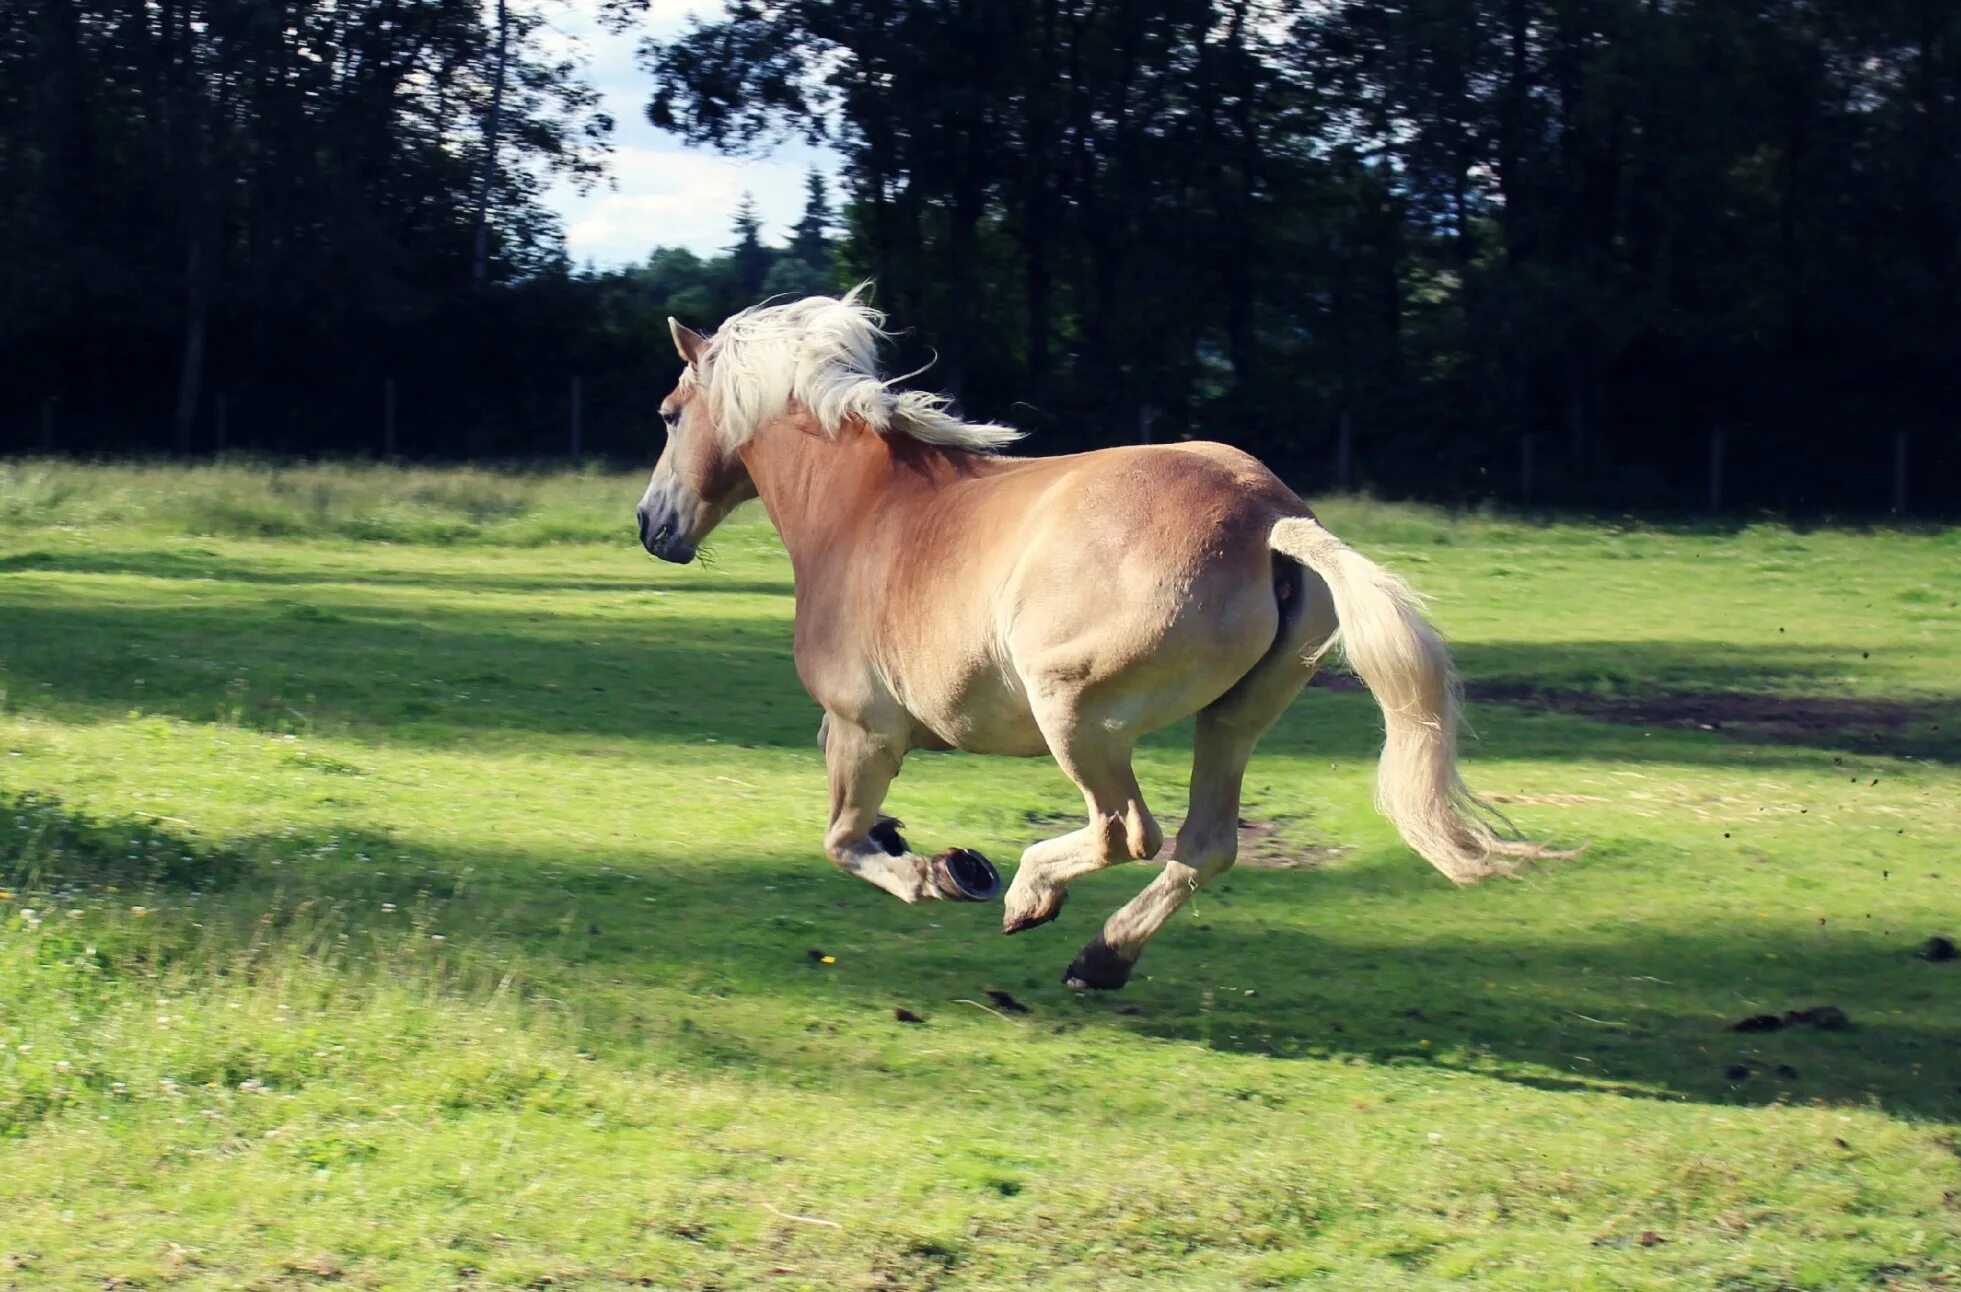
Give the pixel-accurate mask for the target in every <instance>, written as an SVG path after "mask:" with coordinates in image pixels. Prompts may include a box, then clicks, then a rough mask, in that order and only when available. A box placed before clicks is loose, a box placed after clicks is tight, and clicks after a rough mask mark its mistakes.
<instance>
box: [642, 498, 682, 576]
mask: <svg viewBox="0 0 1961 1292" xmlns="http://www.w3.org/2000/svg"><path fill="white" fill-rule="evenodd" d="M635 515H636V516H637V518H638V519H639V521H640V546H642V547H644V548H646V549H647V551H648V552H650V553H651V554H653V555H654V556H657V557H659V558H660V559H661V560H663V561H672V562H673V563H674V564H676V565H686V564H687V563H688V562H689V561H692V560H694V559H695V545H694V544H693V543H690V542H688V541H687V540H686V539H684V538H682V537H681V535H680V533H679V530H680V526H679V525H678V524H677V523H676V518H675V517H673V516H671V515H669V516H659V515H656V514H655V513H654V512H652V511H650V510H648V509H647V508H645V507H642V508H640V510H639V511H638V512H637V513H635Z"/></svg>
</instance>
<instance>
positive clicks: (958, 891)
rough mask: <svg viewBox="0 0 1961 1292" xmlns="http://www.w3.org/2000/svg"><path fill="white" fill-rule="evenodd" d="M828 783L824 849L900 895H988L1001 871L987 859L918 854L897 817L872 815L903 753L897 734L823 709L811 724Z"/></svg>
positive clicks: (835, 861) (955, 853)
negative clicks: (816, 724)
mask: <svg viewBox="0 0 1961 1292" xmlns="http://www.w3.org/2000/svg"><path fill="white" fill-rule="evenodd" d="M818 738H819V741H820V743H822V745H823V746H824V766H825V770H826V771H827V772H828V774H829V776H830V782H831V824H830V828H829V829H828V830H826V831H825V833H824V854H825V855H826V856H828V857H829V858H830V859H831V864H832V865H834V866H836V867H837V868H838V869H839V870H842V871H843V872H844V873H845V874H847V875H856V876H857V877H858V878H860V879H862V880H864V881H865V882H866V883H869V884H873V885H875V886H877V887H879V888H882V889H884V890H885V891H886V892H888V893H890V894H892V895H893V896H894V897H896V898H898V899H899V900H900V901H902V902H906V903H912V902H928V901H941V900H944V901H956V902H986V901H991V900H993V898H994V897H995V896H996V895H997V894H998V893H999V892H1000V891H1001V876H1000V874H999V873H998V872H997V871H996V870H995V869H994V867H993V866H992V865H991V864H990V863H989V862H988V860H987V858H985V857H983V856H981V855H980V854H979V853H977V852H972V851H969V850H968V849H965V848H949V849H948V850H947V851H945V852H942V853H940V854H939V855H938V856H934V857H923V856H920V855H919V854H917V853H914V852H912V851H911V850H910V849H908V848H907V846H906V841H905V839H904V838H903V837H902V836H901V835H900V834H899V823H898V822H897V821H895V820H894V819H893V818H891V817H889V816H882V815H880V814H879V807H880V806H881V805H882V804H883V803H884V802H885V793H886V791H887V790H888V789H889V788H891V785H892V778H893V777H895V776H897V775H898V774H899V764H900V762H901V760H903V759H904V757H905V744H904V742H903V741H899V740H893V739H891V738H889V737H887V736H885V735H883V734H881V733H878V732H874V731H869V730H867V729H865V728H864V727H861V726H859V725H858V724H856V723H854V722H849V721H846V720H844V719H841V718H839V717H838V716H837V715H836V714H827V715H826V716H825V720H824V724H823V726H822V727H821V728H820V729H819V736H818Z"/></svg>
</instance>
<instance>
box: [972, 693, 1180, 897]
mask: <svg viewBox="0 0 1961 1292" xmlns="http://www.w3.org/2000/svg"><path fill="white" fill-rule="evenodd" d="M1103 717H1104V715H1101V714H1099V713H1098V712H1096V711H1095V710H1094V709H1093V708H1089V707H1085V706H1081V705H1080V704H1079V703H1078V702H1076V701H1074V700H1072V701H1070V702H1067V703H1054V704H1050V705H1047V706H1044V707H1043V708H1042V709H1041V710H1038V712H1037V714H1036V720H1037V721H1038V722H1039V723H1040V724H1041V727H1042V734H1043V736H1044V737H1045V738H1046V739H1047V740H1048V744H1049V750H1050V752H1051V753H1053V754H1054V756H1055V761H1056V763H1057V765H1059V766H1060V767H1061V768H1062V770H1063V772H1064V773H1066V774H1067V775H1068V777H1069V779H1070V780H1072V781H1074V782H1075V783H1076V788H1078V789H1080V790H1081V791H1082V793H1083V806H1084V809H1085V811H1086V813H1087V815H1088V817H1089V821H1088V823H1087V824H1086V825H1084V826H1083V828H1082V829H1080V830H1072V831H1070V832H1069V833H1068V834H1064V835H1058V836H1057V837H1055V838H1053V839H1044V840H1042V841H1041V842H1039V843H1036V844H1033V845H1031V846H1030V847H1029V848H1028V849H1027V850H1026V851H1025V852H1023V853H1022V855H1021V865H1020V866H1019V867H1017V868H1016V870H1015V878H1014V883H1013V884H1011V885H1010V886H1009V888H1008V896H1007V900H1006V903H1005V906H1004V909H1003V910H1002V913H1001V931H1002V932H1003V933H1020V932H1021V931H1023V930H1024V929H1032V928H1034V927H1035V926H1036V925H1038V924H1047V923H1048V922H1049V921H1050V920H1052V919H1054V918H1055V917H1056V915H1057V914H1058V913H1059V912H1060V911H1061V910H1062V902H1063V899H1064V898H1065V897H1066V896H1067V895H1068V888H1069V885H1070V884H1072V883H1074V882H1075V881H1076V880H1078V879H1081V878H1082V877H1083V876H1084V875H1087V874H1091V873H1093V872H1095V871H1098V870H1102V869H1103V868H1104V867H1105V866H1111V865H1115V864H1117V863H1119V862H1124V861H1140V860H1143V859H1146V858H1149V857H1155V856H1157V855H1158V849H1159V848H1161V847H1163V846H1164V832H1163V831H1162V830H1161V829H1159V828H1158V823H1157V821H1156V819H1154V818H1153V817H1152V816H1151V812H1150V809H1149V808H1147V807H1146V806H1145V805H1144V792H1143V790H1142V789H1140V788H1139V787H1138V784H1137V777H1136V774H1135V773H1134V772H1132V771H1131V766H1130V756H1131V749H1132V747H1133V746H1134V744H1135V743H1136V742H1135V738H1134V737H1133V736H1131V735H1128V734H1126V733H1125V732H1124V731H1123V730H1122V728H1121V727H1119V726H1112V725H1110V724H1107V723H1106V722H1104V721H1103Z"/></svg>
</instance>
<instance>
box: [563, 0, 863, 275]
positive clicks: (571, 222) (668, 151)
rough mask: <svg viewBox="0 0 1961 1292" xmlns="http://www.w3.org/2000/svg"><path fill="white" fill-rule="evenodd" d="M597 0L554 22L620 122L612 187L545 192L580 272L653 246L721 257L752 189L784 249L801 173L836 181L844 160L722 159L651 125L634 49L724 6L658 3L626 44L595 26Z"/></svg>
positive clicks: (767, 230)
mask: <svg viewBox="0 0 1961 1292" xmlns="http://www.w3.org/2000/svg"><path fill="white" fill-rule="evenodd" d="M598 7H599V5H598V0H568V3H567V4H566V5H565V7H564V8H563V9H562V10H558V11H556V12H554V13H553V14H552V27H553V28H554V30H555V31H556V32H557V33H559V38H560V39H561V40H563V41H564V42H565V43H566V44H567V45H569V46H572V47H574V48H576V49H577V50H578V51H579V52H580V53H582V54H583V55H584V57H585V58H586V60H587V63H588V67H587V74H588V75H589V76H590V77H591V78H592V81H593V84H594V85H595V86H596V87H597V88H598V89H599V91H600V93H601V95H602V96H603V97H604V100H605V103H604V110H605V111H606V112H608V113H611V114H612V116H613V119H614V121H615V123H616V124H615V127H614V131H613V149H614V151H613V156H612V158H611V164H610V165H609V167H608V170H609V171H610V173H611V174H610V179H609V180H608V181H605V182H602V183H600V184H599V185H598V186H596V187H595V188H594V189H593V190H592V191H591V192H590V193H585V194H581V193H579V192H578V190H577V189H576V188H574V187H573V186H572V185H571V184H570V183H559V184H555V185H553V186H552V187H551V189H550V190H549V191H548V192H547V193H546V198H545V200H546V202H547V204H548V205H550V206H551V207H552V208H553V209H554V210H556V211H557V212H558V213H559V214H560V215H561V216H562V217H563V218H564V220H565V241H566V249H567V251H568V252H570V254H571V257H572V261H573V263H574V264H579V265H583V264H586V263H587V262H591V263H593V264H596V265H598V266H600V267H601V268H606V267H611V266H618V265H623V264H630V263H634V262H637V261H640V260H643V259H645V258H646V255H647V253H648V252H649V251H652V250H653V249H654V248H655V247H656V246H670V247H674V246H680V247H686V248H688V249H689V250H691V251H694V252H697V253H699V254H702V255H712V254H716V253H718V252H720V251H722V250H723V249H725V248H726V247H727V246H728V245H729V243H730V242H731V241H733V239H734V235H733V234H732V232H731V231H730V220H731V217H733V216H734V214H735V208H736V203H737V202H739V201H740V200H741V198H742V194H743V193H744V192H745V191H746V192H749V193H753V194H754V195H755V198H756V207H757V212H758V214H760V215H761V216H762V219H763V237H764V239H765V240H766V241H781V240H782V239H783V238H784V237H785V236H787V231H788V229H789V226H790V225H792V224H794V223H795V222H796V220H797V217H798V216H800V215H801V214H802V213H803V198H804V188H803V184H804V179H803V177H804V172H805V171H807V170H808V169H809V168H810V167H811V166H813V165H814V166H816V167H817V168H818V169H820V170H822V171H824V172H825V174H826V175H833V174H835V172H836V170H837V157H836V155H835V154H833V153H830V152H828V151H826V150H823V149H816V148H810V147H807V146H805V145H801V144H796V145H785V146H784V147H783V148H780V149H778V150H777V151H776V152H775V153H774V154H772V155H771V156H769V157H765V158H732V157H724V156H722V155H721V154H719V153H716V152H714V151H712V150H709V149H701V148H690V147H688V146H686V145H685V144H683V143H681V141H680V140H679V138H678V137H676V136H674V135H671V134H669V133H667V132H666V131H664V130H659V129H656V128H655V127H654V125H653V124H652V123H651V122H649V121H648V120H647V115H646V108H647V100H648V98H649V97H650V96H651V94H652V89H653V87H652V81H651V80H650V78H649V77H648V76H647V74H646V73H645V72H644V71H642V70H641V69H640V67H639V66H638V64H637V62H636V60H635V57H634V51H635V49H636V47H637V46H638V45H639V42H640V39H641V37H642V36H644V35H653V36H656V37H664V36H671V35H674V34H675V33H677V32H679V31H681V30H682V29H683V28H684V27H685V26H686V23H687V19H688V18H689V17H691V16H693V15H696V14H700V15H702V16H704V17H707V16H712V15H713V14H714V13H715V12H717V11H718V10H719V8H720V6H719V5H716V4H703V3H700V2H699V0H654V4H653V8H652V11H651V13H650V15H649V18H648V20H647V22H646V24H645V25H644V26H643V27H642V28H641V29H640V30H638V31H631V32H628V33H626V34H625V35H623V36H612V35H608V34H607V33H606V32H605V31H603V30H601V29H600V28H599V26H598V24H597V23H596V22H594V20H593V15H594V14H595V13H596V12H597V10H598Z"/></svg>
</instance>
